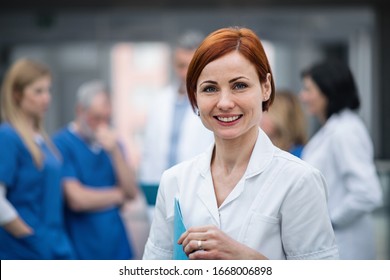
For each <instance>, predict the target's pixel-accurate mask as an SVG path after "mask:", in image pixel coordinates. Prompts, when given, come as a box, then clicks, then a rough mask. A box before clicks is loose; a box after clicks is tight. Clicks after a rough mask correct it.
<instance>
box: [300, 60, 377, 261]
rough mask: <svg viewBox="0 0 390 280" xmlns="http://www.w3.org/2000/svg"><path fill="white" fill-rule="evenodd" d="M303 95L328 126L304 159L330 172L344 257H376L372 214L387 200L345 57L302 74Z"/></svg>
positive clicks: (336, 228)
mask: <svg viewBox="0 0 390 280" xmlns="http://www.w3.org/2000/svg"><path fill="white" fill-rule="evenodd" d="M302 79H303V89H302V91H301V94H300V97H301V99H302V101H303V103H304V104H305V105H306V107H307V110H308V112H309V114H311V115H313V116H314V117H316V118H317V119H318V120H319V122H320V123H321V124H322V127H321V128H320V129H319V131H318V132H317V133H316V134H315V135H314V136H313V137H312V139H310V141H309V143H308V144H307V145H306V146H305V148H304V149H303V154H302V158H303V160H305V161H307V162H309V163H310V164H312V165H313V166H315V167H317V168H318V169H319V170H320V171H321V172H322V174H323V175H324V176H325V180H326V181H327V185H328V189H329V199H328V207H329V213H330V218H331V221H332V225H333V228H334V231H335V234H336V242H337V245H338V247H339V251H340V258H342V259H375V258H376V255H375V242H374V225H373V218H372V212H373V210H375V209H376V208H377V207H379V206H380V205H381V203H382V192H381V188H380V184H379V179H378V177H377V173H376V169H375V165H374V161H373V144H372V141H371V139H370V136H369V134H368V131H367V129H366V127H365V125H364V123H363V121H362V120H361V119H360V117H359V116H358V114H357V112H356V110H357V109H359V106H360V101H359V95H358V91H357V87H356V84H355V81H354V78H353V76H352V73H351V71H350V69H349V68H348V66H347V65H345V64H343V63H341V62H339V61H326V62H321V63H318V64H315V65H313V66H311V67H310V68H308V69H306V70H304V71H303V72H302Z"/></svg>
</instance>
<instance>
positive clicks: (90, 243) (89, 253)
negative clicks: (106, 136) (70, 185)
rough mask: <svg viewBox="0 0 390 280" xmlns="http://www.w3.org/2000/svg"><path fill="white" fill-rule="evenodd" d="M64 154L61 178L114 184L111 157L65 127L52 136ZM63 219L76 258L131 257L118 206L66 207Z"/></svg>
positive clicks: (102, 185) (95, 185) (103, 185)
mask: <svg viewBox="0 0 390 280" xmlns="http://www.w3.org/2000/svg"><path fill="white" fill-rule="evenodd" d="M53 142H54V143H55V144H56V145H57V147H58V149H59V150H60V151H61V153H62V156H63V160H64V163H63V176H64V179H76V180H78V181H79V182H80V183H81V184H83V185H87V186H89V187H93V188H96V189H99V188H107V187H110V186H111V187H114V186H115V185H116V184H117V179H116V175H115V170H114V169H113V163H112V161H111V158H110V156H109V155H108V154H107V153H106V152H105V151H104V150H103V149H98V150H95V151H94V150H93V149H91V148H90V147H89V146H88V144H87V143H86V142H85V141H84V140H83V139H81V138H80V137H79V136H78V135H76V134H75V133H73V132H71V131H70V130H69V128H64V129H62V130H60V131H59V132H57V133H56V134H55V135H54V136H53ZM65 222H66V226H67V230H68V233H69V236H70V238H71V240H72V242H73V244H74V248H75V250H76V253H77V257H78V258H80V259H87V260H95V259H106V260H122V259H123V260H125V259H132V258H133V252H132V249H131V246H130V242H129V240H128V233H127V232H126V229H125V226H124V223H123V221H122V218H121V215H120V209H119V207H109V208H106V209H103V210H100V211H87V212H74V211H72V210H71V209H69V208H67V209H66V213H65Z"/></svg>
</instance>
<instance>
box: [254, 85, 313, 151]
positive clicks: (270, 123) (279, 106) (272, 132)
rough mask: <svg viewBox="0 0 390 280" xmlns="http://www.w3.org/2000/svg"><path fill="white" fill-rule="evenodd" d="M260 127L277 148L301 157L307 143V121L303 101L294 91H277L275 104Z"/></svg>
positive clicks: (263, 118)
mask: <svg viewBox="0 0 390 280" xmlns="http://www.w3.org/2000/svg"><path fill="white" fill-rule="evenodd" d="M260 127H261V128H262V129H263V131H264V132H265V133H267V135H268V137H270V139H271V141H272V143H273V144H274V145H275V146H277V147H279V148H280V149H282V150H285V151H288V152H290V153H292V154H293V155H295V156H297V157H301V154H302V149H303V147H304V145H305V144H306V142H307V121H306V116H305V112H304V110H303V108H302V104H301V101H300V100H299V98H298V96H297V95H296V94H294V93H293V92H292V91H289V90H277V91H276V93H275V99H274V103H273V104H272V107H271V108H270V109H269V110H268V111H267V112H264V114H263V117H262V119H261V121H260Z"/></svg>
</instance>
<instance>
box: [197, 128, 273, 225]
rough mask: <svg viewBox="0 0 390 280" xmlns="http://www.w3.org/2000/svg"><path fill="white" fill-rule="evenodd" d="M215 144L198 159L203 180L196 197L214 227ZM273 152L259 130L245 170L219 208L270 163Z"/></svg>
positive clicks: (217, 219)
mask: <svg viewBox="0 0 390 280" xmlns="http://www.w3.org/2000/svg"><path fill="white" fill-rule="evenodd" d="M214 146H215V144H212V145H210V147H209V149H208V151H207V152H206V153H204V154H203V155H201V156H200V157H199V159H198V162H197V166H198V168H199V172H200V174H201V176H202V178H203V180H202V182H201V183H200V185H199V188H198V192H197V194H198V196H199V198H200V199H201V200H202V202H203V204H204V205H205V207H206V208H207V209H208V211H209V213H210V215H211V216H212V217H213V219H214V221H215V224H216V226H218V227H219V226H220V218H219V210H218V207H217V202H216V199H215V193H214V188H213V187H211V186H212V185H213V182H212V176H211V171H210V164H211V157H212V154H213V150H214ZM274 152H275V146H274V145H273V144H272V142H271V140H270V139H269V138H268V136H267V135H266V134H265V133H264V132H263V131H262V130H261V129H259V134H258V137H257V140H256V143H255V147H254V149H253V152H252V155H251V158H250V160H249V163H248V167H247V170H246V171H245V174H244V176H243V178H242V179H241V180H240V181H239V183H238V185H237V186H236V187H235V188H234V189H233V191H232V193H231V194H229V196H228V197H227V198H226V200H225V201H224V202H223V204H222V205H221V207H223V206H224V205H227V204H228V203H230V202H231V201H233V200H235V199H236V198H237V197H238V196H240V194H241V193H242V192H243V190H244V187H245V180H246V179H248V178H250V177H253V176H255V175H258V174H260V173H261V172H263V171H264V170H265V168H266V167H267V166H268V165H269V164H270V163H271V161H272V158H273V155H274Z"/></svg>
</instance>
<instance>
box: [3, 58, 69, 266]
mask: <svg viewBox="0 0 390 280" xmlns="http://www.w3.org/2000/svg"><path fill="white" fill-rule="evenodd" d="M50 86H51V75H50V71H49V69H48V68H47V67H46V66H45V65H43V64H41V63H38V62H36V61H32V60H29V59H19V60H17V61H16V62H15V63H14V64H13V65H12V66H11V68H10V69H9V71H8V72H7V74H6V76H5V79H4V82H3V85H2V89H1V117H2V124H1V125H0V155H1V156H0V259H73V258H74V252H73V249H72V246H71V243H70V241H69V239H68V237H67V235H66V234H65V230H64V225H63V213H62V211H63V210H62V209H63V194H62V189H61V184H60V180H61V160H60V157H59V153H58V152H57V151H56V149H55V148H54V146H53V144H52V143H51V142H50V140H49V138H48V137H47V135H46V133H45V131H44V129H43V119H44V116H45V113H46V111H47V109H48V106H49V104H50V100H51V95H50Z"/></svg>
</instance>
